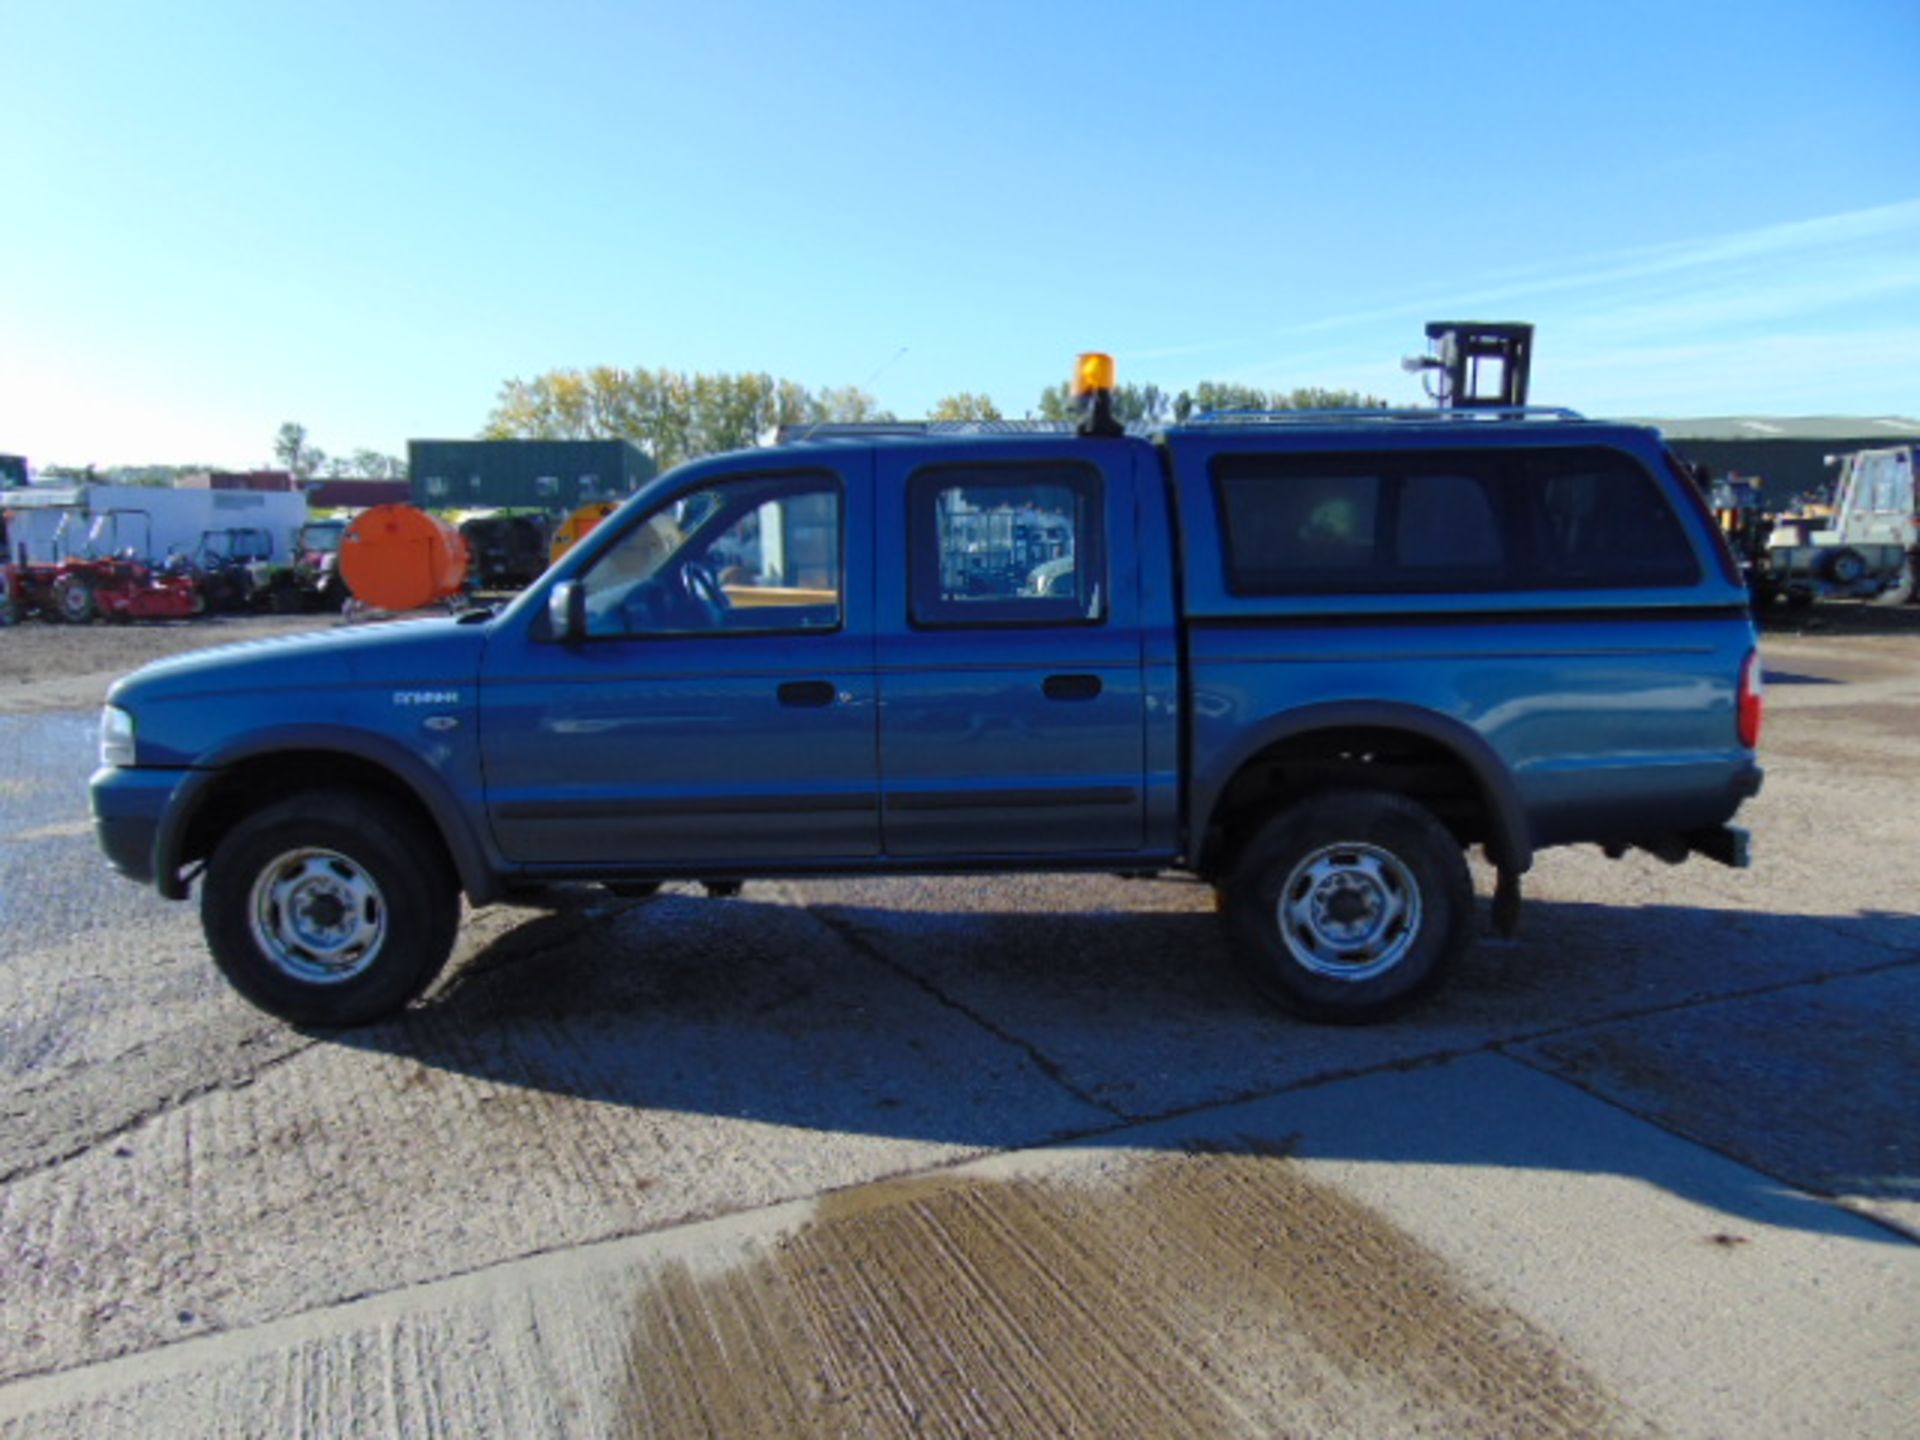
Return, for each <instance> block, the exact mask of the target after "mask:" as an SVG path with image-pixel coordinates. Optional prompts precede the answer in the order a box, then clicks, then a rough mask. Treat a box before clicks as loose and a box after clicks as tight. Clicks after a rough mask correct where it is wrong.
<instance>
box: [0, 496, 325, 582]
mask: <svg viewBox="0 0 1920 1440" xmlns="http://www.w3.org/2000/svg"><path fill="white" fill-rule="evenodd" d="M0 505H4V506H5V507H6V510H7V535H8V545H9V550H10V552H11V553H10V555H9V557H8V558H10V559H11V560H13V561H15V562H16V563H27V564H34V565H53V564H57V563H58V562H60V561H61V560H64V559H66V558H68V557H69V556H84V555H86V554H87V553H88V550H89V548H90V547H91V548H92V549H93V550H95V551H97V552H99V553H101V554H105V553H109V552H118V551H122V550H126V549H128V548H133V549H136V550H140V551H142V552H143V553H142V555H141V557H140V558H141V559H143V560H151V561H154V562H155V563H160V562H164V561H165V560H166V559H167V557H168V556H170V555H186V556H188V557H193V556H197V555H198V554H199V553H200V548H201V544H202V541H203V538H204V537H205V536H206V534H207V532H209V531H216V530H239V529H256V530H265V531H266V532H267V533H268V535H270V536H271V537H272V539H273V549H274V554H273V558H274V559H275V560H276V561H278V562H279V563H281V564H286V563H288V562H289V561H290V560H291V558H292V556H293V540H294V536H295V535H296V534H297V533H298V532H299V530H300V527H301V526H302V525H304V524H306V522H307V497H306V496H305V495H304V494H299V493H288V492H284V491H265V490H173V489H166V488H162V487H160V486H157V485H74V486H64V487H62V486H44V485H34V486H29V487H27V488H25V489H17V490H7V491H5V492H0ZM103 517H105V518H104V519H103ZM96 522H98V523H96ZM89 537H92V538H91V539H90V538H89Z"/></svg>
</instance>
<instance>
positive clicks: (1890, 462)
mask: <svg viewBox="0 0 1920 1440" xmlns="http://www.w3.org/2000/svg"><path fill="white" fill-rule="evenodd" d="M1916 456H1920V447H1916V446H1913V445H1900V446H1895V447H1894V448H1892V449H1888V450H1859V451H1856V452H1854V453H1853V454H1851V455H1842V456H1839V457H1838V460H1839V464H1840V479H1839V483H1838V484H1837V485H1836V486H1835V488H1834V496H1833V499H1834V507H1833V523H1832V524H1831V525H1830V526H1828V527H1826V528H1824V529H1820V530H1811V531H1805V532H1796V530H1795V529H1793V528H1790V527H1787V526H1781V527H1778V528H1776V530H1775V531H1774V535H1773V538H1772V540H1771V541H1770V542H1769V543H1768V546H1767V572H1768V578H1769V583H1770V585H1771V586H1772V588H1773V589H1774V590H1775V591H1776V592H1777V593H1780V594H1784V595H1786V596H1787V597H1788V598H1789V599H1811V598H1812V597H1813V596H1815V595H1839V596H1857V597H1866V596H1876V595H1877V596H1879V597H1880V598H1881V599H1883V600H1886V601H1887V602H1889V603H1895V604H1897V603H1901V602H1904V601H1907V600H1911V599H1913V598H1914V596H1915V572H1916V569H1920V492H1917V491H1916V489H1915V477H1914V472H1915V470H1916V468H1920V467H1917V466H1916Z"/></svg>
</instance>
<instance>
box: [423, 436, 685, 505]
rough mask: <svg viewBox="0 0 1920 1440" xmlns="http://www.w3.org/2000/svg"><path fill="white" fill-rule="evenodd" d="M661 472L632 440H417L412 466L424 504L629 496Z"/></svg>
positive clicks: (579, 501) (566, 502)
mask: <svg viewBox="0 0 1920 1440" xmlns="http://www.w3.org/2000/svg"><path fill="white" fill-rule="evenodd" d="M655 473H656V468H655V466H654V463H653V461H652V460H651V459H650V458H649V457H648V455H647V453H646V452H645V451H644V450H642V449H641V448H640V447H639V446H638V445H635V444H634V443H633V442H632V441H630V440H409V441H408V442H407V474H408V475H409V476H410V477H411V483H412V486H413V503H414V504H415V505H417V506H419V507H420V508H421V509H422V510H480V509H513V510H545V511H549V512H551V513H553V514H555V515H564V514H567V513H569V512H571V511H573V510H575V509H578V508H579V507H580V506H582V505H584V504H586V503H587V502H588V501H590V500H622V499H625V498H626V497H627V496H629V495H631V494H632V493H633V492H634V491H636V490H638V489H639V488H640V487H641V486H642V485H644V484H645V483H646V482H647V481H649V480H651V479H652V478H653V477H654V475H655Z"/></svg>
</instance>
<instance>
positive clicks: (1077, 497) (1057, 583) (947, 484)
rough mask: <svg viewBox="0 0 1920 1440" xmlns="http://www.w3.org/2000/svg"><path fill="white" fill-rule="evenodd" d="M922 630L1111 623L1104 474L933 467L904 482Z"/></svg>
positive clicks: (1084, 469)
mask: <svg viewBox="0 0 1920 1440" xmlns="http://www.w3.org/2000/svg"><path fill="white" fill-rule="evenodd" d="M907 501H908V512H909V520H908V527H909V548H908V555H907V569H908V574H909V577H910V581H911V585H910V589H911V602H910V603H911V619H912V621H913V623H914V624H915V625H919V626H925V627H940V626H967V627H976V626H995V625H1075V624H1077V625H1089V624H1098V623H1100V622H1101V621H1102V620H1103V619H1104V618H1105V615H1106V546H1105V544H1104V543H1103V539H1104V536H1103V528H1104V527H1103V519H1102V517H1103V509H1102V500H1101V484H1100V475H1099V472H1098V471H1096V470H1094V469H1093V468H1092V467H1090V466H1085V465H1056V464H1043V465H1032V464H1006V465H936V466H930V467H928V468H926V469H923V470H917V471H915V472H914V473H913V475H912V476H911V477H909V479H908V481H907Z"/></svg>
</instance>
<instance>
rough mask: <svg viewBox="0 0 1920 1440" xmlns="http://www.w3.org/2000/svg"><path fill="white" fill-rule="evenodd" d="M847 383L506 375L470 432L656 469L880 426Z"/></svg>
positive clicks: (1260, 406) (1173, 411) (1348, 403)
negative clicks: (840, 426) (626, 455)
mask: <svg viewBox="0 0 1920 1440" xmlns="http://www.w3.org/2000/svg"><path fill="white" fill-rule="evenodd" d="M1386 403H1387V402H1386V401H1384V400H1382V399H1380V398H1378V397H1377V396H1372V395H1363V394H1361V393H1360V392H1359V391H1357V390H1327V389H1321V388H1317V387H1311V386H1308V387H1302V388H1298V389H1293V390H1262V389H1259V388H1257V387H1255V386H1250V385H1235V384H1230V383H1226V382H1222V381H1214V380H1203V381H1201V382H1200V383H1199V384H1198V385H1195V386H1194V387H1193V388H1192V389H1191V390H1181V391H1179V392H1177V393H1176V392H1172V391H1168V390H1163V389H1161V388H1160V387H1159V386H1158V385H1150V384H1149V385H1122V386H1119V387H1118V388H1117V389H1116V390H1115V391H1114V414H1115V415H1116V416H1117V417H1118V418H1119V419H1120V420H1121V421H1122V422H1124V423H1128V424H1134V423H1141V424H1149V425H1160V424H1167V423H1169V422H1180V421H1184V420H1187V419H1189V418H1190V417H1192V416H1194V415H1201V414H1206V413H1207V412H1209V411H1223V410H1339V409H1354V408H1371V407H1377V406H1383V405H1385V404H1386ZM1028 414H1029V415H1030V416H1031V417H1033V418H1036V419H1041V420H1070V419H1074V418H1076V417H1078V415H1079V414H1080V409H1079V405H1078V403H1077V402H1076V401H1075V400H1074V398H1073V393H1072V390H1071V388H1070V387H1069V386H1068V385H1067V384H1065V383H1064V382H1063V383H1061V384H1059V385H1050V386H1048V387H1047V388H1046V389H1045V390H1043V391H1041V392H1040V398H1039V400H1038V402H1037V403H1036V404H1035V406H1034V408H1033V409H1032V410H1031V411H1029V412H1028ZM894 418H896V417H895V416H894V415H893V414H892V413H891V412H889V411H886V410H882V409H881V408H880V407H879V405H878V404H877V403H876V402H875V400H874V398H873V396H871V395H869V394H868V393H867V392H866V391H865V390H862V389H860V388H858V387H857V386H842V387H838V388H828V389H824V390H810V389H808V388H807V387H806V386H805V385H802V384H800V383H799V382H798V381H794V380H782V379H777V378H775V377H774V376H771V375H768V374H766V373H764V372H758V371H756V372H748V373H745V374H738V375H729V374H712V375H701V374H687V373H684V372H682V371H677V370H665V369H661V370H648V369H645V368H644V367H643V368H638V369H633V370H626V369H622V368H620V367H619V366H614V365H597V366H594V367H593V368H591V369H587V370H573V369H562V370H549V371H547V372H546V373H545V374H543V375H536V376H534V377H533V378H532V379H531V380H509V381H507V382H506V384H504V385H502V386H501V387H500V396H499V399H498V400H497V401H496V402H495V404H494V407H493V411H492V413H491V414H490V415H489V416H488V417H487V423H486V428H485V429H483V430H482V431H481V432H480V433H481V436H482V438H483V439H488V440H631V441H633V442H634V443H635V444H637V445H639V446H640V447H641V448H642V449H643V450H645V451H646V452H647V453H648V454H649V455H651V456H652V457H653V459H654V461H655V463H657V464H658V465H659V466H660V468H661V469H663V470H665V469H669V468H671V467H672V466H674V465H677V464H679V463H680V462H681V461H683V460H692V459H696V458H698V457H699V456H702V455H711V454H715V453H717V452H719V451H722V450H739V449H744V448H746V447H748V446H751V445H755V444H758V443H760V441H761V440H762V438H763V437H765V436H766V435H768V434H769V433H771V432H772V431H774V430H776V429H778V428H779V427H781V426H800V427H804V426H807V425H819V424H827V423H832V422H836V421H839V422H846V421H861V420H870V421H871V420H880V421H885V420H892V419H894ZM927 418H928V419H930V420H1001V419H1005V418H1006V417H1005V416H1003V415H1002V414H1001V412H1000V409H999V407H998V406H996V405H995V404H994V402H993V400H992V398H991V397H990V396H987V395H984V394H976V393H974V392H972V391H966V390H963V391H958V392H956V393H954V394H952V395H948V396H946V397H944V398H943V399H941V400H940V401H939V402H937V403H936V404H935V405H934V406H933V407H932V409H931V410H929V411H928V414H927Z"/></svg>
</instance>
